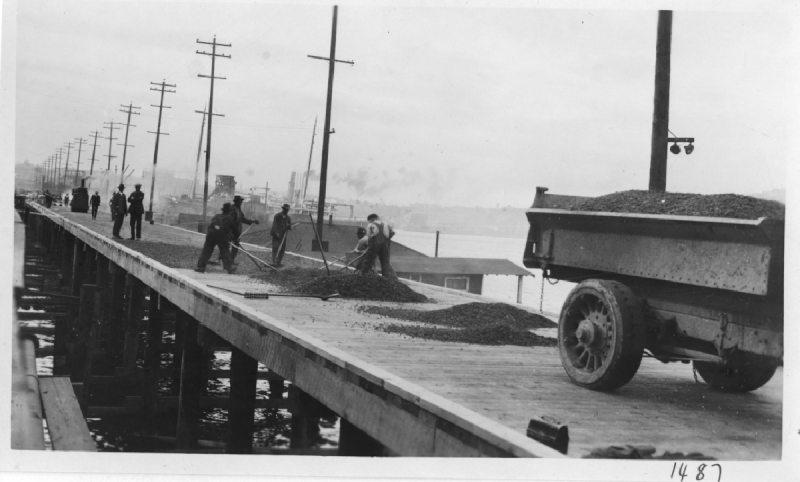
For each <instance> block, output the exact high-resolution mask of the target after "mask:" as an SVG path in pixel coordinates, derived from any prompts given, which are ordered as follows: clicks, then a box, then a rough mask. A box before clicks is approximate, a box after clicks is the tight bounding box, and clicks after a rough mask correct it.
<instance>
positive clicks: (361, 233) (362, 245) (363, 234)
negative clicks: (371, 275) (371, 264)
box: [351, 228, 369, 271]
mask: <svg viewBox="0 0 800 482" xmlns="http://www.w3.org/2000/svg"><path fill="white" fill-rule="evenodd" d="M356 237H357V238H358V244H356V247H355V249H354V250H353V251H351V253H352V254H353V255H355V256H354V257H353V260H354V261H355V263H353V268H355V270H356V271H361V266H363V264H364V254H365V253H366V252H367V245H368V244H369V238H368V237H367V230H366V229H364V228H358V229H357V230H356Z"/></svg>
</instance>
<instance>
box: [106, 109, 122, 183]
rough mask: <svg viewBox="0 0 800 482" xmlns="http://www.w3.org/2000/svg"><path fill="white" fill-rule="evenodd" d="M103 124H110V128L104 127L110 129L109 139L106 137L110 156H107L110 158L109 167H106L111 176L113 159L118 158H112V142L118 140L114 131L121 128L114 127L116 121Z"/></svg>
mask: <svg viewBox="0 0 800 482" xmlns="http://www.w3.org/2000/svg"><path fill="white" fill-rule="evenodd" d="M103 124H110V125H108V126H104V127H103V128H104V129H108V137H106V139H108V156H106V157H108V167H106V173H108V174H110V173H111V159H112V158H114V157H117V156H112V155H111V141H115V140H117V138H116V137H114V129H119V127H114V121H111V122H103Z"/></svg>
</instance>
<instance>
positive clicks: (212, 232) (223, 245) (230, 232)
mask: <svg viewBox="0 0 800 482" xmlns="http://www.w3.org/2000/svg"><path fill="white" fill-rule="evenodd" d="M232 210H233V209H232V207H231V203H225V204H223V205H222V213H221V214H217V215H216V216H214V217H213V218H211V222H210V223H209V224H208V232H207V233H206V242H205V244H204V245H203V252H202V253H200V259H199V260H197V268H195V269H194V270H195V271H197V272H198V273H204V272H205V271H206V265H208V260H209V259H211V255H212V254H213V253H214V247H219V257H220V258H222V266H223V267H224V268H225V271H227V272H228V273H229V274H233V273H235V272H236V268H234V267H233V264H232V262H231V255H230V250H229V249H228V248H229V244H230V243H231V242H232V241H233V240H234V239H236V238H238V237H239V233H238V232H237V231H236V221H234V220H233V218H232V217H231V211H232Z"/></svg>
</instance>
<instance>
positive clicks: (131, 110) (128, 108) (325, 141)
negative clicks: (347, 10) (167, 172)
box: [44, 6, 354, 237]
mask: <svg viewBox="0 0 800 482" xmlns="http://www.w3.org/2000/svg"><path fill="white" fill-rule="evenodd" d="M337 14H338V6H334V7H333V21H332V28H331V46H330V56H329V57H319V56H314V55H309V57H310V58H314V59H319V60H326V61H328V62H329V65H328V95H327V99H326V103H325V126H324V130H323V138H322V166H321V169H320V192H319V207H318V214H317V230H318V232H319V234H320V237H321V236H322V229H323V221H324V216H325V214H324V209H325V194H326V187H327V173H328V151H329V144H330V134H332V133H333V132H334V131H333V130H332V129H331V127H330V125H331V103H332V99H333V76H334V66H335V63H336V62H341V63H346V64H350V65H353V64H354V63H353V62H352V61H347V60H338V59H336V23H337ZM197 43H199V44H204V45H210V46H211V52H205V51H200V50H197V51H196V53H197V54H200V55H208V56H210V57H211V75H203V74H198V77H203V78H208V79H210V80H211V86H210V93H209V99H208V104H207V105H208V110H206V109H205V108H204V109H203V110H202V111H195V112H197V113H199V114H203V125H205V123H206V120H207V121H208V125H207V128H206V149H205V180H204V184H203V218H202V222H201V225H200V226H199V228H200V229H201V230H204V229H205V228H204V227H205V225H206V220H207V216H208V181H209V179H208V176H209V170H210V166H211V139H212V137H211V133H212V125H213V119H214V116H221V117H224V115H223V114H219V113H217V112H214V81H215V80H225V77H218V76H216V59H217V58H225V59H230V58H231V56H230V55H227V54H223V53H218V52H217V48H218V47H231V44H223V43H220V42H217V38H216V36H214V38H213V40H212V41H211V42H204V41H201V40H199V39H198V40H197ZM151 84H152V85H155V86H157V88H154V87H151V88H150V90H154V91H158V92H160V93H161V102H160V104H159V105H158V106H156V105H153V107H158V127H157V129H156V131H155V132H150V131H148V132H150V133H152V134H155V135H156V142H155V152H154V154H153V171H152V175H151V183H150V206H149V209H148V211H147V212H146V214H145V216H146V217H145V219H147V220H148V221H150V223H153V193H154V192H155V178H156V168H157V165H158V146H159V140H160V136H161V135H162V134H163V135H168V133H166V132H161V115H162V111H163V109H165V108H167V109H169V108H170V107H169V106H165V105H164V94H165V93H174V92H175V90H169V89H168V88H175V87H176V85H173V84H167V83H166V81H162V82H160V83H155V82H151ZM122 107H123V108H124V109H121V112H124V113H126V114H127V121H126V122H125V123H124V126H125V140H124V142H123V143H122V144H118V145H121V146H123V153H122V172H121V173H120V182H122V181H123V180H124V179H125V171H126V170H127V167H128V166H126V156H127V150H128V147H134V146H133V145H131V144H129V143H128V139H129V132H130V128H131V127H136V126H135V125H131V116H132V115H139V114H140V113H139V112H136V110H138V109H141V108H140V107H135V106H134V105H133V103H129V104H128V105H123V106H122ZM104 124H105V125H104V126H103V127H104V129H108V137H104V138H103V139H107V140H108V154H107V155H105V157H106V158H107V159H108V163H107V166H106V170H105V173H106V175H107V176H108V175H110V174H109V173H110V171H111V160H112V159H114V158H116V157H117V156H115V155H113V154H112V146H113V141H115V140H118V138H117V137H114V130H116V129H122V127H121V126H122V125H123V124H122V123H120V122H115V121H114V120H111V121H109V122H105V123H104ZM202 129H203V128H202V127H201V135H200V144H199V145H198V150H197V157H198V162H197V165H198V166H197V167H199V158H200V151H201V146H202V141H203V132H202ZM92 134H93V135H94V145H93V147H92V165H91V168H90V172H89V175H90V176H92V175H93V171H94V162H95V152H96V150H97V137H98V133H97V132H96V131H95V132H92ZM315 135H316V119H315V120H314V133H313V134H312V141H311V149H312V153H313V148H314V136H315ZM76 140H77V141H79V145H78V151H79V154H78V155H79V159H80V151H81V149H82V147H83V144H84V143H85V142H86V141H85V140H83V139H76ZM72 147H73V146H72V144H71V143H70V144H68V145H67V146H66V149H67V163H66V164H65V168H64V175H63V176H61V178H62V179H65V177H66V170H67V166H68V163H69V155H70V151H71V149H72ZM62 154H63V148H59V149H58V151H57V154H56V155H54V156H51V157H50V158H48V159H47V161H46V162H45V164H44V169H45V172H46V173H47V174H46V177H47V179H48V180H57V179H59V177H58V175H57V173H59V172H60V169H61V157H62ZM56 161H57V163H56ZM79 162H80V161H79ZM197 167H196V168H195V182H193V184H192V197H193V198H194V191H195V186H196V178H197ZM310 169H311V154H309V167H308V170H307V172H306V185H305V187H304V190H303V191H304V196H305V191H306V190H307V188H308V173H309V172H310ZM76 182H77V172H76ZM65 184H66V183H65V182H64V183H61V187H62V188H63V187H65ZM53 185H55V184H53ZM57 190H58V189H57Z"/></svg>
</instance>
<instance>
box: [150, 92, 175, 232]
mask: <svg viewBox="0 0 800 482" xmlns="http://www.w3.org/2000/svg"><path fill="white" fill-rule="evenodd" d="M150 84H152V85H160V86H161V88H160V89H154V88H153V87H150V90H155V91H156V92H159V91H160V92H161V102H160V103H159V104H158V105H153V104H150V106H151V107H158V127H157V128H156V131H155V132H152V131H147V132H148V133H150V134H155V135H156V148H155V152H154V153H153V172H152V173H151V174H150V209H149V210H148V211H147V212H146V213H145V215H144V216H145V220H147V221H150V224H153V222H154V221H153V189H155V186H156V166H157V164H158V140H159V138H160V137H161V134H164V135H165V136H168V135H169V134H167V133H166V132H161V112H162V111H163V110H164V108H167V109H172V107H169V106H165V105H164V92H169V93H171V94H174V93H175V91H174V90H167V87H173V88H174V87H176V85H171V84H167V83H166V80H162V81H161V83H160V84H158V83H156V82H150Z"/></svg>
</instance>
